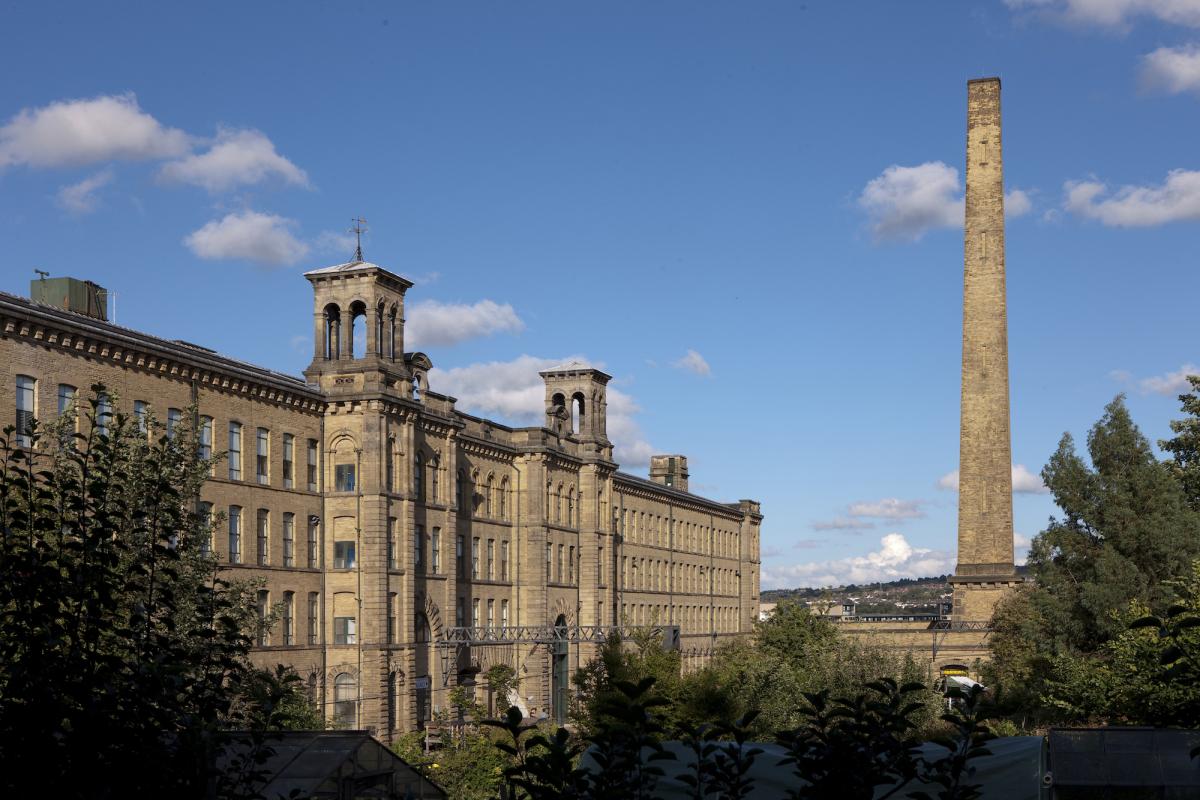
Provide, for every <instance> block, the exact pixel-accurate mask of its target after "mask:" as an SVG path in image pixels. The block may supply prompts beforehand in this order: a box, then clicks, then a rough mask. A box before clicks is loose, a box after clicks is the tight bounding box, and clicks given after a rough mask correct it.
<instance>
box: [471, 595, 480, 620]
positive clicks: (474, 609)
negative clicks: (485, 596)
mask: <svg viewBox="0 0 1200 800" xmlns="http://www.w3.org/2000/svg"><path fill="white" fill-rule="evenodd" d="M471 627H473V628H478V627H479V598H478V597H476V598H475V599H474V600H472V601H471Z"/></svg>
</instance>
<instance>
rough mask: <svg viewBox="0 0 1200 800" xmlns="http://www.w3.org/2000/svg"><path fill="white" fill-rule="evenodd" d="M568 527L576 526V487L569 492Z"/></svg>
mask: <svg viewBox="0 0 1200 800" xmlns="http://www.w3.org/2000/svg"><path fill="white" fill-rule="evenodd" d="M567 527H568V528H574V527H575V487H573V486H572V487H571V490H570V491H569V492H567Z"/></svg>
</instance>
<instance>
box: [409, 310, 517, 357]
mask: <svg viewBox="0 0 1200 800" xmlns="http://www.w3.org/2000/svg"><path fill="white" fill-rule="evenodd" d="M406 313H407V319H406V320H405V323H404V332H405V341H406V342H407V343H408V344H407V346H408V348H409V349H410V350H416V349H419V348H421V347H426V346H438V345H441V346H444V347H448V346H450V345H455V344H458V343H459V342H465V341H467V340H468V339H478V338H480V337H483V336H493V335H495V334H497V333H520V332H521V331H523V330H525V323H524V322H522V321H521V318H520V317H518V316H517V312H516V311H515V310H513V307H512V306H511V305H509V304H508V303H505V304H503V305H501V304H499V303H496V302H494V301H492V300H480V301H479V302H477V303H474V304H471V305H467V304H465V303H439V302H438V301H436V300H425V301H422V302H420V303H416V304H415V305H412V306H410V307H409V308H408V310H407V312H406Z"/></svg>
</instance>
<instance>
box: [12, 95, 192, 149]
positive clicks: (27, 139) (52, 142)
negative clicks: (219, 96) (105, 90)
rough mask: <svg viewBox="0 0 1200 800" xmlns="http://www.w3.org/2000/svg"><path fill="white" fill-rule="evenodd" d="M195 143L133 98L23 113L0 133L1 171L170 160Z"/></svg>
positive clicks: (76, 102)
mask: <svg viewBox="0 0 1200 800" xmlns="http://www.w3.org/2000/svg"><path fill="white" fill-rule="evenodd" d="M190 146H191V138H190V137H189V136H188V135H187V134H186V133H184V132H183V131H181V130H177V129H175V128H168V127H165V126H164V125H162V123H160V122H159V121H158V120H156V119H155V118H154V117H152V116H150V115H149V114H147V113H146V112H144V111H142V109H141V108H139V107H138V103H137V98H136V97H134V95H133V94H132V93H130V94H123V95H108V96H100V97H94V98H92V99H90V100H60V101H58V102H54V103H51V104H49V105H47V106H42V107H41V108H34V109H28V108H27V109H22V110H21V111H19V112H18V113H17V115H16V116H14V117H13V118H12V119H11V120H9V122H8V123H7V124H6V125H4V127H2V128H0V168H3V167H6V166H11V165H20V164H23V165H26V166H30V167H61V166H72V165H79V164H93V163H96V162H98V161H113V160H127V161H137V160H144V159H156V158H172V157H175V156H178V155H182V154H183V153H186V152H187V151H188V149H189V148H190Z"/></svg>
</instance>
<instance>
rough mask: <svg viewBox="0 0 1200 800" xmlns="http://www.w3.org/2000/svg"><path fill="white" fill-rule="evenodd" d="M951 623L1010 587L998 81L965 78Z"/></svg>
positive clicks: (974, 618) (986, 608) (977, 616)
mask: <svg viewBox="0 0 1200 800" xmlns="http://www.w3.org/2000/svg"><path fill="white" fill-rule="evenodd" d="M960 425H961V427H960V438H959V460H958V468H959V479H958V566H957V568H956V569H955V574H954V577H953V578H952V579H951V582H952V583H953V585H954V613H953V616H954V619H955V620H956V621H962V622H967V621H970V622H983V621H987V620H989V619H990V618H991V616H992V609H993V607H994V606H995V604H996V602H997V601H998V600H999V599H1000V597H1001V595H1002V594H1003V592H1004V591H1005V590H1006V589H1007V588H1008V587H1010V586H1011V585H1013V584H1014V583H1016V581H1017V579H1016V568H1015V567H1014V566H1013V522H1012V443H1011V435H1010V431H1009V410H1008V322H1007V308H1006V301H1005V279H1004V169H1003V162H1002V159H1001V147H1000V79H999V78H980V79H977V80H972V81H968V82H967V200H966V223H965V226H964V240H963V352H962V416H961V423H960Z"/></svg>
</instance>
